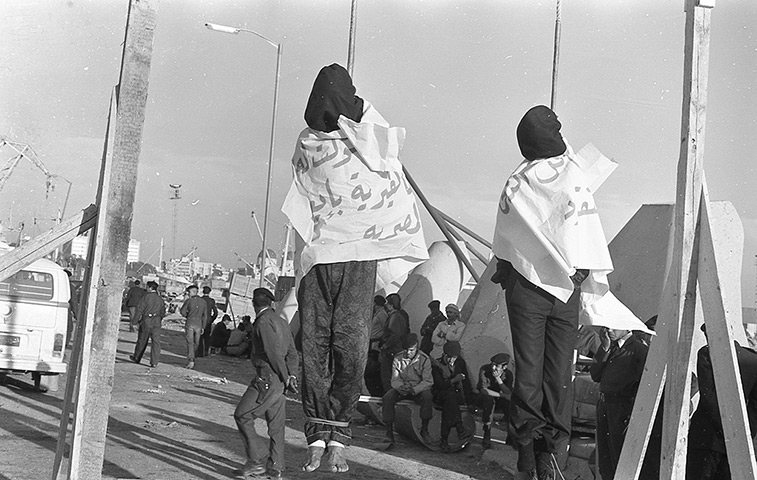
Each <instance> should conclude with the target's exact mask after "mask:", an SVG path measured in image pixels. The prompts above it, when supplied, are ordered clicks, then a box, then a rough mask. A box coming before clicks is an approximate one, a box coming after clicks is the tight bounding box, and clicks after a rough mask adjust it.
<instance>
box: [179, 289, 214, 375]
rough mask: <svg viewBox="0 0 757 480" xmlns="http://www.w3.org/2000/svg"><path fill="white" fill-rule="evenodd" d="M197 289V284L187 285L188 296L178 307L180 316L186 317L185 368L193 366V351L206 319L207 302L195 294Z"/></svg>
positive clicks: (198, 341)
mask: <svg viewBox="0 0 757 480" xmlns="http://www.w3.org/2000/svg"><path fill="white" fill-rule="evenodd" d="M198 290H199V288H198V287H197V285H190V286H188V287H187V295H189V297H188V298H187V299H186V300H184V304H183V305H182V306H181V308H180V309H179V313H181V316H182V317H184V318H186V321H185V322H184V331H185V333H186V339H187V368H189V369H192V368H195V352H196V351H197V345H199V343H200V335H202V331H203V327H204V326H205V324H207V321H208V304H207V303H205V300H203V299H202V298H200V297H198V296H197V292H198Z"/></svg>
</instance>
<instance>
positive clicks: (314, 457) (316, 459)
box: [302, 447, 324, 472]
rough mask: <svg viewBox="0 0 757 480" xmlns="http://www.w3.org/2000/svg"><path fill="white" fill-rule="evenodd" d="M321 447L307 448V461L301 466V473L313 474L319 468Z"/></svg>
mask: <svg viewBox="0 0 757 480" xmlns="http://www.w3.org/2000/svg"><path fill="white" fill-rule="evenodd" d="M323 451H324V448H323V447H308V460H307V462H305V464H304V465H302V471H303V472H314V471H316V470H318V467H320V466H321V457H322V456H323Z"/></svg>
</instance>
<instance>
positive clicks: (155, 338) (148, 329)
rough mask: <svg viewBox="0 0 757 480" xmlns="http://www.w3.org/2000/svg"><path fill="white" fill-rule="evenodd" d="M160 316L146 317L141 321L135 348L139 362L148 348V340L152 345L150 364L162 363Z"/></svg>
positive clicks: (135, 354)
mask: <svg viewBox="0 0 757 480" xmlns="http://www.w3.org/2000/svg"><path fill="white" fill-rule="evenodd" d="M160 324H161V318H160V317H159V316H157V315H156V316H154V317H144V318H143V319H142V321H141V322H139V333H138V334H137V346H136V347H135V348H134V360H135V361H136V362H137V363H139V362H140V361H142V356H143V355H144V354H145V350H146V349H147V340H148V339H149V340H150V342H152V343H151V346H150V365H152V366H154V367H156V366H158V363H160V326H161V325H160Z"/></svg>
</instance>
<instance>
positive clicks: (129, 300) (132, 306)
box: [126, 280, 145, 332]
mask: <svg viewBox="0 0 757 480" xmlns="http://www.w3.org/2000/svg"><path fill="white" fill-rule="evenodd" d="M144 296H145V290H144V289H143V288H142V287H141V286H140V282H139V280H134V286H133V287H131V288H130V289H129V291H128V292H127V293H126V307H127V308H128V309H129V331H130V332H133V331H134V326H135V325H136V324H137V306H138V305H139V301H140V300H142V297H144Z"/></svg>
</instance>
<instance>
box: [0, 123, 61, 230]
mask: <svg viewBox="0 0 757 480" xmlns="http://www.w3.org/2000/svg"><path fill="white" fill-rule="evenodd" d="M6 147H7V148H9V149H10V150H12V151H13V152H15V154H14V155H13V156H12V157H11V158H10V159H8V160H7V161H6V162H5V163H4V164H3V165H2V166H0V192H2V190H3V187H5V184H6V183H7V182H8V179H9V178H10V176H11V173H13V169H14V168H16V166H17V165H18V164H19V162H20V161H21V159H22V158H25V159H27V160H28V161H29V162H31V164H32V165H34V166H35V167H37V168H38V169H40V170H41V171H42V173H43V174H44V175H45V196H47V195H49V194H50V192H51V191H52V190H54V189H55V183H54V180H55V179H56V178H59V179H61V180H63V181H64V182H66V183H67V184H68V190H67V191H66V198H65V200H64V201H63V208H62V209H61V211H60V213H59V214H58V220H60V219H62V218H63V216H64V215H65V212H66V205H67V204H68V196H69V195H70V193H71V182H69V181H68V180H67V179H66V178H64V177H61V176H60V175H56V174H54V173H52V172H50V170H48V169H47V167H45V164H44V163H42V160H40V159H39V157H38V156H37V153H36V152H35V151H34V149H33V148H32V147H31V145H29V144H26V143H19V142H11V141H10V140H8V139H6V138H4V137H0V152H2V151H3V149H4V148H6Z"/></svg>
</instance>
